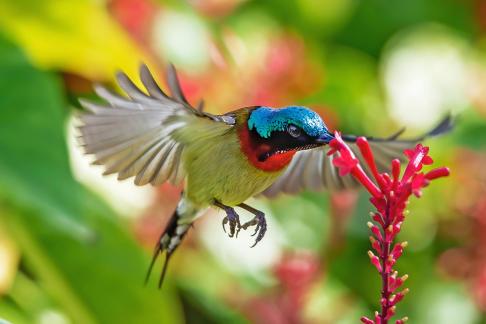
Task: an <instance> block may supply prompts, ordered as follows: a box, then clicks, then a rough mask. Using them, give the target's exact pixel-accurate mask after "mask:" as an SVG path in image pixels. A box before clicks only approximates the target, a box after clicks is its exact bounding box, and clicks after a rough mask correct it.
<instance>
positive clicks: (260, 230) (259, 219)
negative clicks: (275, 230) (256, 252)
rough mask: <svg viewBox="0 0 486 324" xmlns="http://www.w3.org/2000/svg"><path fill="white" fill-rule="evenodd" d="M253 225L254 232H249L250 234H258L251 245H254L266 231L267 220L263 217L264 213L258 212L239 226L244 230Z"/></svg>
mask: <svg viewBox="0 0 486 324" xmlns="http://www.w3.org/2000/svg"><path fill="white" fill-rule="evenodd" d="M255 225H256V227H255V232H254V233H253V234H251V236H255V235H257V234H258V235H257V237H256V239H255V243H253V245H252V246H251V247H254V246H255V245H257V243H258V242H260V241H261V240H262V238H263V237H264V236H265V233H266V232H267V221H266V219H265V215H264V214H258V215H257V216H255V218H253V219H252V220H251V221H249V222H246V223H245V224H243V225H242V226H241V228H243V229H244V230H246V229H247V228H248V227H250V226H255Z"/></svg>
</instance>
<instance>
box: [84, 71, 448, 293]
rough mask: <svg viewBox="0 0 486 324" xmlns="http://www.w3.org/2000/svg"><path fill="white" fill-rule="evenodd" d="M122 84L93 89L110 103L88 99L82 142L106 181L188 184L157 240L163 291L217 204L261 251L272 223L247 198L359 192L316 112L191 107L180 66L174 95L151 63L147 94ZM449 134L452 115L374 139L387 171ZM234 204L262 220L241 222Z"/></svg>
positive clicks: (170, 75)
mask: <svg viewBox="0 0 486 324" xmlns="http://www.w3.org/2000/svg"><path fill="white" fill-rule="evenodd" d="M116 78H117V82H118V84H119V85H120V87H121V89H123V91H124V92H125V93H126V95H127V96H126V97H125V96H120V95H118V94H116V93H114V92H112V91H110V90H108V89H107V88H105V87H103V86H101V85H95V92H96V93H97V95H98V96H99V97H101V98H102V99H103V100H104V103H102V104H100V103H95V102H91V101H87V100H84V99H81V100H80V103H81V105H82V106H83V107H84V108H85V109H86V110H85V111H83V112H81V113H79V116H78V119H79V121H80V125H79V126H78V129H79V132H80V137H79V138H80V141H81V145H82V146H83V147H84V150H85V153H86V154H92V155H94V156H95V161H94V162H93V163H94V164H97V165H104V166H105V167H106V169H105V172H104V175H108V174H113V173H116V174H118V179H119V180H123V179H127V178H131V177H135V179H134V183H135V184H136V185H138V186H142V185H146V184H149V183H150V184H151V185H153V186H157V185H161V184H163V183H164V182H166V181H169V182H170V183H172V184H173V185H176V186H179V185H181V184H183V188H184V189H183V192H182V193H181V198H180V200H179V203H178V205H177V208H176V210H175V211H174V213H173V215H172V217H171V218H170V220H169V222H168V224H167V226H166V228H165V229H164V231H163V232H162V234H161V235H160V239H159V240H158V241H157V243H156V246H155V250H154V254H153V258H152V261H151V263H150V266H149V270H148V273H147V277H146V281H147V280H148V278H149V276H150V273H151V271H152V267H153V266H154V263H155V261H156V260H157V258H158V256H159V255H160V254H162V253H163V252H165V255H166V257H165V261H164V264H163V267H162V271H161V274H160V279H159V287H160V286H161V285H162V281H163V279H164V276H165V273H166V270H167V265H168V262H169V259H170V257H171V255H172V254H173V253H174V251H175V250H176V249H177V247H178V246H179V245H180V244H181V242H182V239H183V238H184V236H185V235H186V233H187V232H188V230H189V229H190V227H191V224H192V223H193V222H194V221H195V220H196V219H197V218H198V217H199V216H201V215H202V214H203V213H204V212H205V211H206V210H207V209H208V208H209V207H216V208H220V209H222V210H223V211H224V212H225V213H226V216H225V217H224V219H223V229H225V226H227V227H228V235H229V236H230V237H233V236H237V235H238V232H239V231H240V230H246V229H248V228H249V227H254V228H255V230H254V233H253V235H254V236H256V239H255V242H254V244H253V245H252V247H253V246H255V245H256V244H257V243H258V242H259V241H260V240H261V239H262V238H263V237H264V235H265V232H266V231H267V222H266V220H265V215H264V213H263V212H261V211H260V210H257V209H255V208H253V207H251V206H249V205H247V204H245V201H246V200H247V199H248V198H250V197H253V196H266V197H270V198H271V197H275V196H276V195H277V194H279V193H287V194H296V193H298V192H300V191H303V190H320V189H323V188H327V189H329V190H342V189H347V188H352V187H355V186H356V185H357V182H356V181H355V180H354V179H353V178H352V177H351V176H349V175H348V176H344V177H340V176H339V175H338V172H337V169H336V168H335V167H334V165H333V163H332V160H333V156H327V155H326V150H327V147H326V144H328V143H329V142H330V141H331V140H332V139H333V138H334V136H333V134H332V133H331V132H330V130H329V129H328V128H327V126H326V124H325V123H324V122H323V120H322V118H321V117H320V116H319V115H318V114H317V113H316V112H314V111H313V110H311V109H309V108H306V107H302V106H287V107H282V108H272V107H266V106H251V107H244V108H240V109H236V110H233V111H231V112H228V113H225V114H222V115H214V114H210V113H208V112H206V111H204V109H203V103H202V102H201V103H200V104H199V105H197V107H194V106H192V105H191V104H190V103H189V102H188V100H187V99H186V97H185V95H184V93H183V92H182V90H181V86H180V84H179V81H178V78H177V74H176V71H175V68H174V67H173V66H172V65H169V66H168V68H167V71H166V81H167V84H168V88H169V90H170V95H169V94H167V93H166V92H164V91H163V90H162V89H161V88H160V87H159V86H158V84H157V83H156V81H155V79H154V77H153V76H152V74H151V73H150V71H149V69H148V67H147V66H146V65H143V64H142V65H141V67H140V80H141V82H142V84H143V85H144V87H145V89H146V92H144V91H142V90H141V89H139V88H138V87H137V86H136V85H135V84H134V83H133V82H132V81H131V80H130V79H129V78H128V76H127V75H126V74H124V73H123V72H118V73H117V75H116ZM451 127H452V121H451V118H450V116H448V117H446V118H445V119H444V120H443V121H442V122H441V123H439V125H437V126H436V127H435V128H434V129H432V130H431V131H430V132H428V133H426V134H424V135H423V136H420V137H417V138H414V139H408V140H403V139H399V138H398V137H399V136H400V135H401V133H402V132H403V130H400V131H399V132H397V133H395V134H394V135H392V136H390V137H388V138H372V137H368V141H369V142H370V145H371V147H372V149H373V151H374V155H375V157H376V159H377V164H378V167H379V168H380V169H382V170H383V169H386V168H387V167H388V163H389V161H390V160H391V159H392V158H397V157H402V155H403V150H405V149H408V148H410V147H413V146H414V145H415V144H416V143H417V142H418V141H421V140H423V139H424V138H426V137H429V136H435V135H439V134H442V133H444V132H446V131H448V130H450V129H451ZM343 139H344V140H346V141H347V142H349V145H350V146H351V148H352V149H353V150H354V152H355V155H356V156H357V157H358V158H359V159H363V157H362V156H361V154H360V153H359V150H357V149H355V145H354V144H353V143H354V142H355V141H356V139H357V137H356V136H352V135H347V136H343ZM363 165H364V164H363ZM366 171H368V170H366ZM236 207H239V208H242V209H244V210H247V211H248V212H250V213H251V214H253V215H254V218H253V219H252V220H250V221H248V222H246V223H243V224H241V223H240V219H239V216H238V213H237V212H236V211H235V208H236ZM225 231H226V230H225Z"/></svg>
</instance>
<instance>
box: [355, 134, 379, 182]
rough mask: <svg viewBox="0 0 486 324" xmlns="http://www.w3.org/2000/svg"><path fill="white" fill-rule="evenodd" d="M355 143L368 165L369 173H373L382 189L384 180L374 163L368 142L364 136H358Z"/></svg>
mask: <svg viewBox="0 0 486 324" xmlns="http://www.w3.org/2000/svg"><path fill="white" fill-rule="evenodd" d="M356 145H358V148H359V150H360V152H361V154H362V155H363V157H364V159H365V161H366V163H367V164H368V166H369V167H370V170H371V173H373V176H374V177H375V179H376V181H377V182H378V185H379V186H380V188H381V190H383V189H384V188H385V180H384V179H383V177H382V176H381V174H380V173H379V172H378V168H377V167H376V163H375V158H374V156H373V153H372V152H371V148H370V144H369V143H368V141H367V140H366V138H365V137H363V136H360V137H358V139H357V140H356Z"/></svg>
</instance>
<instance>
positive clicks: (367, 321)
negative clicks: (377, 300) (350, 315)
mask: <svg viewBox="0 0 486 324" xmlns="http://www.w3.org/2000/svg"><path fill="white" fill-rule="evenodd" d="M360 320H361V322H362V323H364V324H375V322H374V321H372V320H370V319H369V318H368V317H366V316H363V317H361V318H360Z"/></svg>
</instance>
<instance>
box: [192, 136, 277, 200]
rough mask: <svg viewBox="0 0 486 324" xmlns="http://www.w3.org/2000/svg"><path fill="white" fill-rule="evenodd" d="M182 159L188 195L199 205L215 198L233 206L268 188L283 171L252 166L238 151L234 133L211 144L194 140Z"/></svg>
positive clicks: (238, 147)
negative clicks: (272, 170)
mask: <svg viewBox="0 0 486 324" xmlns="http://www.w3.org/2000/svg"><path fill="white" fill-rule="evenodd" d="M183 160H184V167H185V169H186V172H187V183H186V195H187V198H188V199H189V200H191V201H192V202H193V203H195V204H197V205H200V206H207V205H210V204H212V203H213V201H214V200H217V201H219V202H221V203H223V204H225V205H227V206H236V205H238V204H240V203H242V202H244V201H245V200H247V199H248V198H250V197H252V196H254V195H256V194H258V193H260V192H262V191H263V190H265V189H266V188H268V187H269V186H270V185H271V184H272V183H273V182H274V181H275V180H276V179H277V178H278V177H279V176H280V175H281V174H282V172H283V171H284V170H285V169H283V170H280V171H276V172H266V171H262V170H259V169H257V168H255V167H254V166H253V165H252V164H250V162H249V161H248V160H247V159H246V157H245V156H244V154H243V153H242V152H241V150H240V146H239V141H238V139H237V136H236V135H235V134H234V133H229V134H225V135H223V136H221V138H219V140H217V141H213V142H212V143H210V144H206V143H204V141H195V142H194V143H192V144H191V145H188V147H187V149H186V150H185V154H184V157H183Z"/></svg>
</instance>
